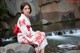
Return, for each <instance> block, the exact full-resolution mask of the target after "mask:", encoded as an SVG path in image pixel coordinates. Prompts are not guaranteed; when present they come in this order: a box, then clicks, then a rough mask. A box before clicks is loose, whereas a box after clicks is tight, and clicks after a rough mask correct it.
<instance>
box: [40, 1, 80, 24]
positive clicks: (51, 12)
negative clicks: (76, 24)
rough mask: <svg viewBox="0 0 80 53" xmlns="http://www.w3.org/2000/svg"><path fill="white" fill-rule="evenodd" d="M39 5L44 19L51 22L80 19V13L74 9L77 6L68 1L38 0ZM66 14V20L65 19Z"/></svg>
mask: <svg viewBox="0 0 80 53" xmlns="http://www.w3.org/2000/svg"><path fill="white" fill-rule="evenodd" d="M38 5H39V7H40V10H41V14H42V17H43V18H44V19H46V20H48V21H50V22H58V21H65V20H73V19H80V16H79V14H80V13H79V12H78V10H77V9H74V8H76V6H75V5H74V4H73V3H69V2H68V1H67V0H43V1H42V0H38ZM78 5H79V4H78ZM65 14H66V18H65V17H64V18H63V16H64V15H65ZM62 18H63V19H65V20H63V19H62Z"/></svg>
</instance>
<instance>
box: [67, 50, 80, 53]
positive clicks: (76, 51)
mask: <svg viewBox="0 0 80 53" xmlns="http://www.w3.org/2000/svg"><path fill="white" fill-rule="evenodd" d="M66 53H80V50H71V51H68V52H66Z"/></svg>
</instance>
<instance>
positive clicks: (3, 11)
mask: <svg viewBox="0 0 80 53" xmlns="http://www.w3.org/2000/svg"><path fill="white" fill-rule="evenodd" d="M7 18H9V12H8V10H7V6H6V4H5V1H4V0H0V20H5V19H7Z"/></svg>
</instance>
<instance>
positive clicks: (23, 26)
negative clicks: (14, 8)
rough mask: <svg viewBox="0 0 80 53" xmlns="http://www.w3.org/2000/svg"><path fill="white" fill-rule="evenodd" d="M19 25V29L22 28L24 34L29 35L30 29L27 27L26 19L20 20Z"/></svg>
mask: <svg viewBox="0 0 80 53" xmlns="http://www.w3.org/2000/svg"><path fill="white" fill-rule="evenodd" d="M18 26H19V29H20V30H21V32H22V34H23V35H29V34H30V31H28V29H27V27H26V23H25V19H22V20H19V21H18Z"/></svg>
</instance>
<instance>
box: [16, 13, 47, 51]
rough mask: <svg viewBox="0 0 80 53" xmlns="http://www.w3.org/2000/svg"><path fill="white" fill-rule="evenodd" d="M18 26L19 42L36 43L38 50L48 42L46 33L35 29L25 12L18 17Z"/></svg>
mask: <svg viewBox="0 0 80 53" xmlns="http://www.w3.org/2000/svg"><path fill="white" fill-rule="evenodd" d="M17 26H18V27H19V32H18V33H17V39H18V42H19V43H24V44H25V43H28V44H36V45H37V47H36V48H35V49H36V50H41V49H43V48H44V47H45V46H46V45H47V44H48V43H47V40H46V37H45V33H44V32H41V31H36V32H35V31H33V30H32V28H31V23H30V20H29V18H27V17H26V16H25V15H24V14H21V16H20V18H19V19H18V22H17Z"/></svg>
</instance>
